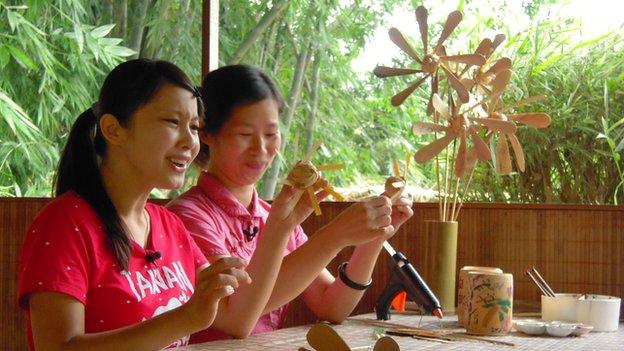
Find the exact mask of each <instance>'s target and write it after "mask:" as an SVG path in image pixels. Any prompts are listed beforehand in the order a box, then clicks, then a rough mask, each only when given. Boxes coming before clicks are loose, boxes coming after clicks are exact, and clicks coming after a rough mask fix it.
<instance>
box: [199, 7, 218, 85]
mask: <svg viewBox="0 0 624 351" xmlns="http://www.w3.org/2000/svg"><path fill="white" fill-rule="evenodd" d="M202 3H203V6H202V77H203V76H204V75H206V73H208V72H210V71H212V70H213V69H216V68H217V67H218V66H219V0H202Z"/></svg>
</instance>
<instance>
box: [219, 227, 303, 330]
mask: <svg viewBox="0 0 624 351" xmlns="http://www.w3.org/2000/svg"><path fill="white" fill-rule="evenodd" d="M291 232H292V228H290V227H288V228H282V227H279V228H275V227H274V228H273V229H271V228H266V227H265V231H264V233H263V234H262V235H261V236H260V237H259V240H258V243H257V246H256V250H255V251H254V254H253V256H252V258H251V260H250V261H249V264H248V265H247V268H246V271H247V273H248V274H249V276H250V277H251V280H252V282H251V284H249V285H246V286H241V287H239V288H238V289H237V290H236V292H235V293H234V294H233V295H231V296H229V297H228V298H225V299H223V300H222V301H221V304H220V305H219V311H218V314H217V318H216V319H215V322H214V324H213V326H214V327H215V328H217V329H219V330H221V331H222V332H224V333H227V334H229V335H231V336H233V337H235V338H245V337H247V336H248V335H249V334H250V333H251V331H252V330H253V328H254V326H255V325H256V323H257V321H258V318H260V316H261V315H262V314H263V311H264V308H265V306H266V304H267V301H268V300H269V297H270V296H271V293H272V291H273V290H274V286H275V281H276V280H277V278H278V273H279V270H280V266H281V265H282V260H283V252H284V250H285V249H286V244H287V243H288V239H289V235H287V233H291Z"/></svg>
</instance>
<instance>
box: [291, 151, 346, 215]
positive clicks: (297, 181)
mask: <svg viewBox="0 0 624 351" xmlns="http://www.w3.org/2000/svg"><path fill="white" fill-rule="evenodd" d="M320 146H321V142H320V141H319V142H317V143H316V144H314V146H312V149H310V152H308V153H307V155H305V157H304V158H303V160H301V161H299V162H297V164H296V165H295V166H294V167H293V169H292V170H291V171H290V173H289V174H288V177H287V178H286V180H285V181H284V183H285V184H287V185H290V186H292V187H293V188H297V189H302V190H305V192H306V193H307V194H308V198H309V199H310V203H311V204H312V207H313V208H314V213H315V214H316V215H317V216H319V215H321V207H320V206H319V203H318V201H317V200H316V196H315V195H314V191H315V190H316V189H318V188H323V189H324V190H325V191H327V192H328V193H329V194H330V195H332V196H333V197H334V198H335V199H336V200H338V201H344V197H343V196H342V195H340V194H339V193H338V192H336V190H334V188H333V187H332V186H331V185H330V184H329V183H328V182H327V181H326V180H325V179H324V178H323V177H322V176H321V172H322V171H335V170H338V169H341V168H343V165H342V164H330V165H320V166H318V167H317V166H314V165H313V164H312V162H311V161H310V159H311V158H312V154H314V152H315V151H316V150H317V149H318V148H319V147H320Z"/></svg>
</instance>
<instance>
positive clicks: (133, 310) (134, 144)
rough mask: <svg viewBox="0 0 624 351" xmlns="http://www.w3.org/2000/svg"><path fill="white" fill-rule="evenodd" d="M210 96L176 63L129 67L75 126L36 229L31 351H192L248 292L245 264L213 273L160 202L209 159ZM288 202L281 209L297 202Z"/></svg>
mask: <svg viewBox="0 0 624 351" xmlns="http://www.w3.org/2000/svg"><path fill="white" fill-rule="evenodd" d="M202 115H203V109H202V104H201V99H200V98H199V94H198V92H197V90H196V89H195V87H194V86H193V84H192V83H191V82H190V80H189V79H188V77H187V76H186V75H185V74H184V73H183V72H182V71H181V70H180V69H179V68H178V67H176V66H174V65H173V64H171V63H168V62H164V61H150V60H143V59H141V60H132V61H128V62H125V63H122V64H120V65H118V66H117V67H116V68H115V69H114V70H113V71H112V72H111V73H110V74H109V75H108V77H107V78H106V80H105V81H104V84H103V86H102V89H101V92H100V96H99V103H98V105H97V106H96V107H93V108H91V109H89V110H87V111H85V112H84V113H82V114H81V115H80V116H79V117H78V119H77V120H76V122H75V123H74V125H73V127H72V129H71V132H70V134H69V139H68V141H67V145H66V146H65V150H64V151H63V155H62V157H61V160H60V164H59V169H58V173H57V177H56V198H55V199H54V200H53V201H52V202H50V203H49V204H48V205H47V206H46V207H45V208H44V209H42V210H41V212H40V213H39V214H38V215H37V217H36V218H35V220H34V221H33V223H32V224H31V226H30V227H29V229H28V233H27V235H26V238H25V241H24V245H23V248H22V251H21V255H20V265H19V267H20V268H19V288H18V289H19V291H18V300H19V305H20V306H21V307H22V308H23V309H24V311H25V313H26V319H27V330H28V341H29V346H30V349H31V350H35V349H36V350H91V351H93V350H117V351H119V350H132V351H136V350H156V349H162V348H165V347H174V346H181V345H185V344H187V343H188V340H189V335H190V334H191V333H193V332H195V331H199V330H202V329H205V328H206V327H208V326H209V325H210V324H211V323H212V321H213V319H214V318H215V315H216V310H217V306H218V301H219V300H220V299H221V298H223V297H224V296H227V295H230V294H232V293H233V291H234V288H236V287H238V285H239V283H248V282H249V276H248V275H247V274H246V273H245V272H244V271H243V270H241V269H242V268H243V267H244V264H245V263H244V261H243V260H240V259H238V258H229V259H226V260H222V261H218V262H215V263H214V264H213V265H212V266H210V267H209V268H206V267H207V266H208V264H207V262H206V258H205V256H204V255H203V254H202V253H201V252H200V250H199V249H198V247H197V246H196V244H195V243H194V241H193V240H192V239H191V237H190V236H189V235H188V232H187V231H186V229H185V228H184V225H183V224H182V222H181V221H180V220H179V218H177V217H176V216H175V215H174V214H172V213H171V212H169V211H168V210H167V209H165V208H163V207H161V206H156V205H154V204H150V203H148V202H147V198H148V196H149V194H150V191H151V190H152V189H153V188H156V187H157V188H164V189H172V188H177V187H179V186H181V185H182V184H183V182H184V173H185V170H186V168H187V167H188V166H189V164H190V163H191V161H192V160H193V159H194V157H195V156H196V155H197V153H198V151H199V138H198V130H199V125H200V120H199V116H202ZM287 195H288V194H286V195H280V198H279V201H283V202H284V201H285V202H287V200H288V196H287Z"/></svg>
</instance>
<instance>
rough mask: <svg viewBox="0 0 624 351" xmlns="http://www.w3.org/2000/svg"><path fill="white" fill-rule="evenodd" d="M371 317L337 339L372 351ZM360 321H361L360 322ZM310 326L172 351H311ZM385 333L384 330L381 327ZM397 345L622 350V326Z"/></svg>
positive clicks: (415, 319)
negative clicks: (563, 333)
mask: <svg viewBox="0 0 624 351" xmlns="http://www.w3.org/2000/svg"><path fill="white" fill-rule="evenodd" d="M374 320H375V315H374V314H372V313H369V314H363V315H359V316H354V317H351V318H350V319H349V320H347V321H345V322H344V323H343V324H341V325H332V328H334V329H335V330H336V332H337V333H338V334H340V336H342V338H343V339H344V340H345V341H346V342H347V344H348V345H349V346H350V347H351V348H357V349H358V350H367V349H366V348H365V347H366V346H370V348H368V350H372V346H373V345H374V343H375V336H374V330H375V328H376V327H374V326H372V325H368V324H366V321H369V322H370V321H374ZM419 320H420V316H414V315H396V314H395V315H393V316H392V319H391V320H390V321H389V322H391V323H397V324H404V325H411V326H414V327H416V326H418V323H419ZM362 321H364V322H362ZM420 327H424V328H430V329H439V328H440V327H442V328H444V329H445V330H449V329H451V330H453V331H455V332H459V333H462V332H464V329H462V328H460V327H459V326H458V325H457V317H456V316H450V317H445V318H444V319H443V320H442V322H441V323H440V322H438V321H437V320H436V319H435V317H432V316H426V317H423V318H422V321H421V322H420ZM309 329H310V326H309V325H308V326H299V327H294V328H286V329H281V330H277V331H274V332H269V333H262V334H256V335H253V336H251V337H249V338H247V339H244V340H220V341H212V342H208V343H203V344H197V345H191V346H186V347H182V348H178V349H176V350H187V351H204V350H205V351H209V350H210V351H214V350H276V351H282V350H283V351H286V350H295V351H296V350H298V349H299V347H305V348H308V349H310V350H313V349H312V347H311V346H310V345H308V342H307V341H306V333H307V332H308V330H309ZM382 329H384V330H385V328H382ZM392 338H394V339H395V340H396V341H397V342H398V344H399V345H400V346H401V350H433V349H435V350H478V351H485V350H548V351H564V350H565V351H569V350H601V351H602V350H624V323H620V328H619V329H618V331H616V332H610V333H594V332H592V333H589V334H587V335H584V336H581V337H572V336H570V337H565V338H558V337H552V336H528V335H525V334H522V333H518V332H515V331H513V332H512V333H510V334H508V335H505V336H498V337H494V336H488V337H486V338H487V339H491V340H497V341H504V342H511V343H513V344H514V345H515V346H513V347H512V346H504V345H497V344H490V343H486V342H482V341H468V340H466V341H453V342H449V343H440V342H436V341H427V340H418V339H414V338H411V337H402V336H392Z"/></svg>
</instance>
